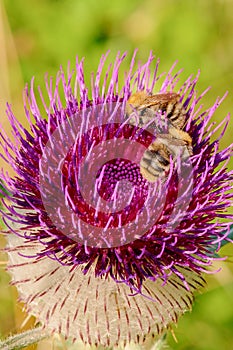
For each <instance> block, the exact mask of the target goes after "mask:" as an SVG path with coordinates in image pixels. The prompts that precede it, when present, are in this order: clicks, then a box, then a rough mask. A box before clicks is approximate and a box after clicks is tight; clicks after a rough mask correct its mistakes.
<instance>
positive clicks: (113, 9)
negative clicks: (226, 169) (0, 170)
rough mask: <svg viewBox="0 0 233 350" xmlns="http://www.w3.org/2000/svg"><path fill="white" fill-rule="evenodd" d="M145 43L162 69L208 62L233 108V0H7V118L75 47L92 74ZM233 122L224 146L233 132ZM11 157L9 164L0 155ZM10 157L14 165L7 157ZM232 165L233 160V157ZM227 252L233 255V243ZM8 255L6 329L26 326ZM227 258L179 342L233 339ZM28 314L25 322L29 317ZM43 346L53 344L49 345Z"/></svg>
mask: <svg viewBox="0 0 233 350" xmlns="http://www.w3.org/2000/svg"><path fill="white" fill-rule="evenodd" d="M135 48H138V49H139V51H138V56H137V57H138V59H140V60H142V61H145V60H146V59H147V57H148V54H149V51H150V50H153V52H154V54H155V55H156V56H157V57H159V58H160V60H161V64H160V72H163V71H168V70H169V68H170V66H171V65H172V63H173V62H174V61H176V60H178V65H177V67H178V68H184V73H182V76H181V78H183V80H185V79H186V78H187V77H188V76H189V75H190V74H192V73H193V74H196V73H197V71H198V70H199V69H200V70H201V76H200V79H199V83H198V91H199V92H201V91H202V90H204V89H205V88H206V87H208V86H212V89H211V91H210V92H209V93H208V95H207V96H206V97H205V98H204V102H205V105H206V107H209V106H210V105H211V104H212V103H213V102H214V100H215V99H216V97H217V96H222V95H223V94H224V92H225V91H226V90H228V91H229V95H228V97H227V99H226V100H225V101H224V103H223V105H222V106H221V107H220V109H219V110H218V111H217V113H216V115H215V117H214V118H215V120H216V121H218V122H219V121H221V120H222V118H223V117H224V116H225V115H226V114H227V113H228V112H232V110H233V89H232V87H233V1H231V0H163V1H159V0H145V1H143V0H135V1H132V0H111V1H109V2H108V1H104V0H98V1H95V0H40V1H36V0H5V1H3V0H0V118H1V123H2V124H3V125H4V128H5V129H6V130H7V131H8V133H9V130H10V127H9V122H8V121H7V119H6V115H5V112H4V111H5V104H6V101H8V102H10V103H12V105H13V110H14V112H15V114H16V116H17V118H18V119H20V121H21V122H22V123H23V124H24V125H27V123H26V118H25V116H24V113H23V103H22V90H23V87H24V85H25V83H27V82H30V79H31V78H32V76H35V78H36V84H39V85H41V86H42V90H43V91H45V88H44V86H43V80H44V75H45V73H46V72H48V73H49V75H53V76H55V75H56V73H57V71H58V70H59V67H60V65H63V67H66V66H67V62H68V61H70V62H71V66H72V67H74V65H75V57H76V56H78V57H79V58H81V57H85V75H86V80H87V81H88V79H89V76H90V73H91V71H95V70H96V67H97V65H98V61H99V58H100V56H101V54H103V53H105V52H106V51H107V50H109V49H110V50H111V53H110V56H109V61H110V60H111V59H114V57H115V55H116V53H117V52H118V51H121V52H123V51H128V53H129V55H128V58H127V59H126V60H125V62H124V64H123V69H122V76H123V72H124V71H125V70H127V69H128V68H129V61H130V57H131V55H132V53H133V51H134V49H135ZM232 132H233V128H232V122H231V125H230V127H229V128H228V131H227V133H226V134H225V136H224V140H223V142H222V147H223V146H227V145H229V143H230V142H232V135H233V133H232ZM0 166H2V164H0ZM4 166H6V165H4ZM230 166H231V167H233V166H232V163H231V165H230ZM223 250H224V252H223V253H227V254H228V255H229V256H230V257H232V255H233V249H232V246H226V247H225V248H224V249H223ZM5 259H6V258H5V256H1V257H0V334H1V335H2V336H6V335H8V334H9V333H11V332H13V333H14V332H17V331H20V327H21V324H22V322H23V319H24V318H25V317H26V315H25V314H23V313H22V310H21V309H22V306H20V304H18V303H17V302H16V292H15V290H14V289H13V288H12V287H9V286H8V284H9V277H8V275H7V274H6V273H5V272H4V265H5V262H4V260H5ZM230 260H231V258H229V261H228V262H224V263H221V264H220V263H219V264H218V266H219V265H221V266H222V267H223V271H222V272H221V273H219V274H217V275H215V276H210V277H209V278H208V287H207V288H206V291H205V292H204V293H203V294H202V295H200V296H198V297H197V300H196V303H195V306H194V310H193V312H192V313H191V314H187V315H185V316H184V317H183V318H181V320H180V322H179V325H178V328H177V329H175V334H176V337H177V340H178V343H176V342H175V341H174V340H173V338H172V336H169V344H170V348H171V349H174V350H176V349H179V350H220V349H221V350H230V349H233V302H232V296H233V267H232V262H231V261H230ZM30 322H32V321H29V322H28V323H27V324H26V325H25V326H24V329H25V327H26V328H27V327H30ZM40 349H46V350H49V349H50V348H49V345H48V344H47V345H44V346H43V345H41V346H40Z"/></svg>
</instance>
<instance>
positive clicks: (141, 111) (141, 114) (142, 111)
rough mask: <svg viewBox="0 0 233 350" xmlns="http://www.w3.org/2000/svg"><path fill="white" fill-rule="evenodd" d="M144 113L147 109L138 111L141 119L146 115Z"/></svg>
mask: <svg viewBox="0 0 233 350" xmlns="http://www.w3.org/2000/svg"><path fill="white" fill-rule="evenodd" d="M146 112H147V108H143V109H141V110H140V113H139V115H140V116H141V117H143V116H144V115H145V114H146Z"/></svg>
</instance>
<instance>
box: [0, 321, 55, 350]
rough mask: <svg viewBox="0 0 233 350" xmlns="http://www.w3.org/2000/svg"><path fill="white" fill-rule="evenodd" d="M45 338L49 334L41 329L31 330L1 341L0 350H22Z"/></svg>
mask: <svg viewBox="0 0 233 350" xmlns="http://www.w3.org/2000/svg"><path fill="white" fill-rule="evenodd" d="M47 337H49V334H48V332H46V330H44V329H43V328H42V327H37V328H33V329H31V330H29V331H26V332H22V333H19V334H16V335H13V336H11V337H9V338H7V339H5V340H3V341H1V342H0V350H18V349H23V348H24V347H25V346H28V345H31V344H34V343H37V342H39V341H40V340H42V339H44V338H47Z"/></svg>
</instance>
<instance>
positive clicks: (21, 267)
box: [1, 54, 232, 348]
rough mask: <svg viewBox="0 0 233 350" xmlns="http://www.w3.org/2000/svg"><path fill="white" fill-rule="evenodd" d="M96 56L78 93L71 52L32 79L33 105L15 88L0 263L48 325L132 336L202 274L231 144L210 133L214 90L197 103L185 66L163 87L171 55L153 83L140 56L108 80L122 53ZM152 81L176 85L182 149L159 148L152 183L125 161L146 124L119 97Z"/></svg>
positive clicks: (145, 133) (177, 311) (140, 335)
mask: <svg viewBox="0 0 233 350" xmlns="http://www.w3.org/2000/svg"><path fill="white" fill-rule="evenodd" d="M106 56H107V55H104V56H103V57H102V58H101V60H100V64H99V67H98V70H97V73H96V75H95V77H94V75H92V79H91V83H92V88H91V91H90V92H89V91H88V89H87V86H86V84H85V80H84V72H83V61H81V62H79V61H78V60H77V63H76V70H75V71H74V72H70V70H69V69H68V76H67V78H65V73H64V71H63V70H62V69H61V70H60V72H59V74H58V76H57V78H56V81H55V85H54V86H53V83H52V79H51V80H48V79H46V89H47V98H44V97H43V95H42V93H41V90H40V89H39V93H40V98H41V102H42V103H43V107H44V108H43V109H40V108H39V107H38V104H37V101H36V98H35V94H34V87H33V80H32V83H31V87H30V88H28V87H26V89H25V93H26V94H25V95H26V99H25V113H26V117H27V119H28V122H29V125H30V131H27V130H26V129H25V128H24V127H23V126H22V125H21V124H20V123H19V121H18V120H17V119H16V118H15V116H14V114H13V112H12V110H11V108H10V106H9V105H8V108H7V115H8V117H9V120H10V122H11V125H12V130H13V133H14V135H15V143H12V142H11V141H10V140H9V139H8V138H7V136H6V135H5V134H4V133H3V132H2V133H1V146H2V148H3V151H4V154H5V155H4V156H2V157H3V158H4V159H5V161H6V162H8V163H9V164H10V165H11V166H12V168H13V169H14V171H15V172H16V174H17V175H16V177H14V178H10V177H8V176H7V174H2V177H3V181H4V182H5V185H6V188H7V191H8V192H9V193H10V195H9V196H8V201H7V200H6V199H5V200H3V204H4V205H5V208H6V209H7V210H5V211H4V212H3V217H4V221H5V223H6V225H7V226H8V228H9V231H8V235H7V237H8V247H7V250H8V254H9V265H8V269H9V272H10V273H11V275H12V283H13V284H15V285H16V286H17V288H18V290H19V295H20V298H21V300H22V301H23V302H24V303H25V305H26V307H27V310H28V312H29V313H30V314H32V315H34V316H36V318H37V319H38V320H39V321H40V322H41V323H42V325H44V326H45V327H46V328H47V329H49V330H50V331H51V333H52V332H58V333H61V334H63V335H64V336H65V337H69V338H71V339H73V340H74V341H76V340H81V341H82V342H83V343H86V344H91V345H103V346H114V345H119V344H123V345H126V344H128V343H135V344H142V346H144V347H145V348H146V346H147V345H146V344H147V342H149V341H150V339H151V338H155V339H158V338H159V336H160V335H161V334H162V333H163V332H164V331H165V330H166V329H168V328H169V327H170V326H171V325H172V324H174V323H176V322H177V319H178V317H179V316H180V315H182V314H183V313H184V312H185V311H187V310H189V309H190V308H191V305H192V300H193V293H194V291H195V290H198V289H200V288H201V287H202V286H203V284H204V278H203V276H202V275H203V272H210V271H211V265H212V262H213V260H214V259H216V251H217V250H218V249H219V247H220V245H221V241H222V240H225V239H228V237H227V236H228V232H229V227H230V224H232V216H230V215H229V214H227V208H228V207H229V206H231V203H232V202H231V200H232V193H230V191H229V190H231V187H232V172H228V171H227V168H226V166H227V162H228V161H229V159H230V156H231V152H232V146H230V147H228V148H227V149H224V150H222V151H221V150H220V149H219V142H220V140H221V138H222V136H223V135H224V132H225V129H226V126H227V124H228V122H229V116H227V117H226V118H225V119H224V120H223V121H222V123H221V124H220V125H218V126H217V127H215V126H214V123H213V122H211V118H212V116H213V114H214V112H215V110H216V109H217V107H218V106H219V104H220V103H221V102H222V99H217V100H216V102H215V104H214V105H213V106H212V107H211V108H209V109H207V110H203V108H202V106H200V105H199V102H200V100H201V98H202V97H203V96H204V94H205V93H206V92H207V90H208V89H207V90H206V91H205V92H204V93H202V94H201V95H200V96H199V97H198V96H197V94H196V91H195V86H196V83H197V80H198V76H197V77H195V78H193V77H189V78H188V79H187V80H186V81H185V82H184V84H183V85H182V86H181V87H180V89H179V90H177V87H176V86H177V83H178V76H179V74H180V72H178V73H176V74H174V75H173V74H172V72H173V70H174V66H173V67H172V68H171V70H170V71H169V73H168V74H167V75H166V76H165V78H164V80H163V83H162V85H161V87H160V89H158V88H157V84H158V80H159V79H160V80H161V76H158V74H157V70H158V62H157V64H156V67H155V68H152V69H151V66H152V64H153V61H154V57H153V56H152V55H150V56H149V58H148V61H147V62H146V63H145V64H143V65H141V64H139V65H138V67H136V64H135V55H134V56H133V58H132V61H131V65H130V69H129V71H128V72H127V73H126V74H125V77H124V84H123V87H122V88H121V89H120V88H119V84H118V80H119V74H121V73H119V71H120V66H121V63H122V61H123V60H124V58H125V54H124V55H122V56H120V55H118V56H117V57H116V60H115V62H114V65H113V66H111V65H110V66H109V67H108V68H107V69H106V71H105V73H104V68H103V67H104V62H105V59H106ZM102 81H103V82H102ZM73 85H74V89H73V88H72V86H73ZM61 89H62V94H63V95H62V96H61V93H60V91H61ZM155 90H156V92H166V91H170V92H172V91H176V92H177V93H179V95H180V96H181V103H182V105H183V107H184V108H185V111H186V126H185V131H186V132H187V133H188V134H189V135H190V136H191V138H192V140H193V150H192V156H190V157H189V159H187V160H185V161H182V159H181V158H179V157H178V159H177V160H176V161H175V162H173V161H172V159H171V168H170V172H169V174H167V178H166V180H165V181H161V180H160V179H158V181H157V182H156V183H149V182H148V181H147V180H146V179H145V178H143V176H142V175H141V173H140V166H139V164H140V159H141V157H142V155H143V152H145V149H146V148H147V147H148V146H149V145H150V144H151V142H152V141H153V140H154V139H155V138H156V132H154V133H153V132H152V131H151V129H150V128H149V127H140V128H139V126H138V125H136V126H135V125H134V126H133V125H130V124H129V123H128V122H127V119H126V115H125V107H126V102H127V100H128V99H129V97H130V96H131V94H132V92H135V91H146V92H147V93H148V94H150V93H154V91H155ZM46 99H47V100H49V102H48V104H47V103H46ZM63 100H65V102H62V101H63ZM161 115H162V111H159V112H158V113H157V114H156V115H155V118H157V119H159V118H160V117H161ZM33 119H34V121H33ZM220 127H223V131H222V133H221V135H220V137H218V138H217V139H215V140H214V141H212V139H214V135H215V132H216V131H217V130H218V129H219V128H220ZM223 219H227V220H223ZM223 232H225V234H223Z"/></svg>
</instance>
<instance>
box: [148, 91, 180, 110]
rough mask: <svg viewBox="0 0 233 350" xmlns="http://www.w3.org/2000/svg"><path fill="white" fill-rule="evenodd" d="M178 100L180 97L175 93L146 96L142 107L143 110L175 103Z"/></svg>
mask: <svg viewBox="0 0 233 350" xmlns="http://www.w3.org/2000/svg"><path fill="white" fill-rule="evenodd" d="M179 99H180V95H179V94H177V93H175V92H164V93H157V94H155V95H152V96H147V97H146V98H145V100H144V101H143V106H144V108H145V107H151V106H156V105H158V106H163V105H167V104H168V103H171V102H177V101H179Z"/></svg>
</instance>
